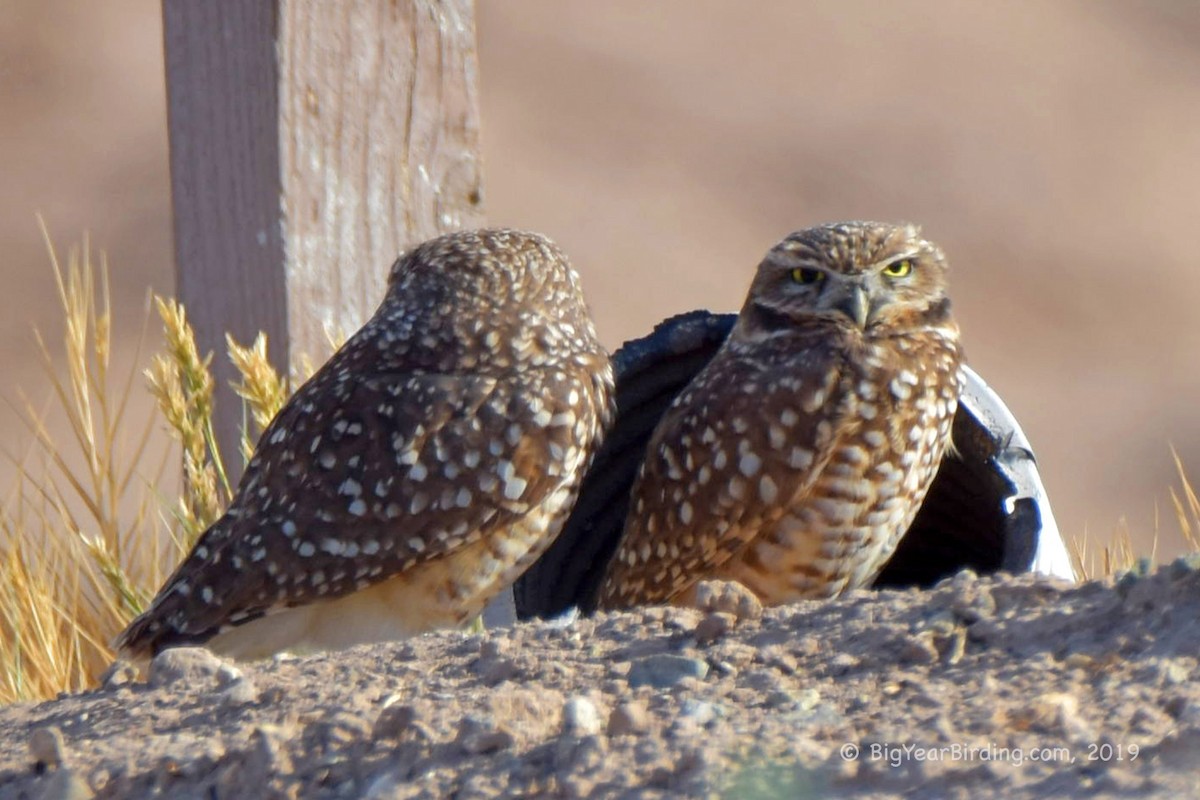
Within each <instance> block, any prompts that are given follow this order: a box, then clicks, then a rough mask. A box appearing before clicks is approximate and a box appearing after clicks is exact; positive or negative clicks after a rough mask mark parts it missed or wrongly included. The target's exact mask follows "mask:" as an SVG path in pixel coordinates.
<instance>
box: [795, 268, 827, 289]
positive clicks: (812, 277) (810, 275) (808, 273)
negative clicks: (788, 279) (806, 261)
mask: <svg viewBox="0 0 1200 800" xmlns="http://www.w3.org/2000/svg"><path fill="white" fill-rule="evenodd" d="M792 280H794V281H795V282H796V283H802V284H804V285H805V286H811V285H812V284H814V283H820V282H821V281H823V280H825V273H824V272H821V270H819V269H809V268H807V267H797V268H796V269H794V270H792Z"/></svg>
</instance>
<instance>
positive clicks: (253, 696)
mask: <svg viewBox="0 0 1200 800" xmlns="http://www.w3.org/2000/svg"><path fill="white" fill-rule="evenodd" d="M220 698H221V705H223V706H225V707H226V708H238V707H240V706H247V705H251V704H252V703H257V702H258V687H257V686H255V685H254V684H253V683H251V682H250V681H249V680H247V679H246V678H239V679H237V680H235V681H234V682H233V683H231V684H229V685H228V686H226V687H225V689H224V690H222V692H221V695H220Z"/></svg>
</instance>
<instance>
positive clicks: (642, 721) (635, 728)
mask: <svg viewBox="0 0 1200 800" xmlns="http://www.w3.org/2000/svg"><path fill="white" fill-rule="evenodd" d="M649 728H650V715H649V713H648V712H647V711H646V706H645V705H644V704H642V703H621V704H620V705H618V706H617V707H616V708H614V709H613V710H612V713H611V714H609V715H608V735H609V736H623V735H624V734H627V733H644V732H645V731H647V730H649Z"/></svg>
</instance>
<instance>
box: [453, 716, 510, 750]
mask: <svg viewBox="0 0 1200 800" xmlns="http://www.w3.org/2000/svg"><path fill="white" fill-rule="evenodd" d="M455 742H457V744H458V746H459V747H461V748H462V749H463V752H465V753H466V754H467V755H473V756H474V755H480V754H482V753H495V752H498V751H500V750H507V749H508V748H510V747H512V746H513V744H514V742H515V740H514V739H513V735H512V734H511V733H509V732H508V731H507V730H505V729H504V728H501V727H498V726H497V725H496V723H495V722H494V721H492V720H491V719H488V718H485V717H480V716H474V715H472V716H468V717H464V718H463V721H462V722H461V723H460V724H459V728H458V737H457V738H456V739H455Z"/></svg>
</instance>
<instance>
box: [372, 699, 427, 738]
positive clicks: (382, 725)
mask: <svg viewBox="0 0 1200 800" xmlns="http://www.w3.org/2000/svg"><path fill="white" fill-rule="evenodd" d="M416 720H417V711H416V709H415V708H413V707H412V706H409V705H399V704H397V705H389V706H385V707H384V709H383V710H382V711H380V712H379V716H378V717H377V718H376V719H375V725H374V726H373V727H372V728H371V738H373V739H399V738H400V737H401V736H402V735H403V734H404V733H405V732H406V731H407V730H409V728H411V727H412V724H413V723H414V722H416Z"/></svg>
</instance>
